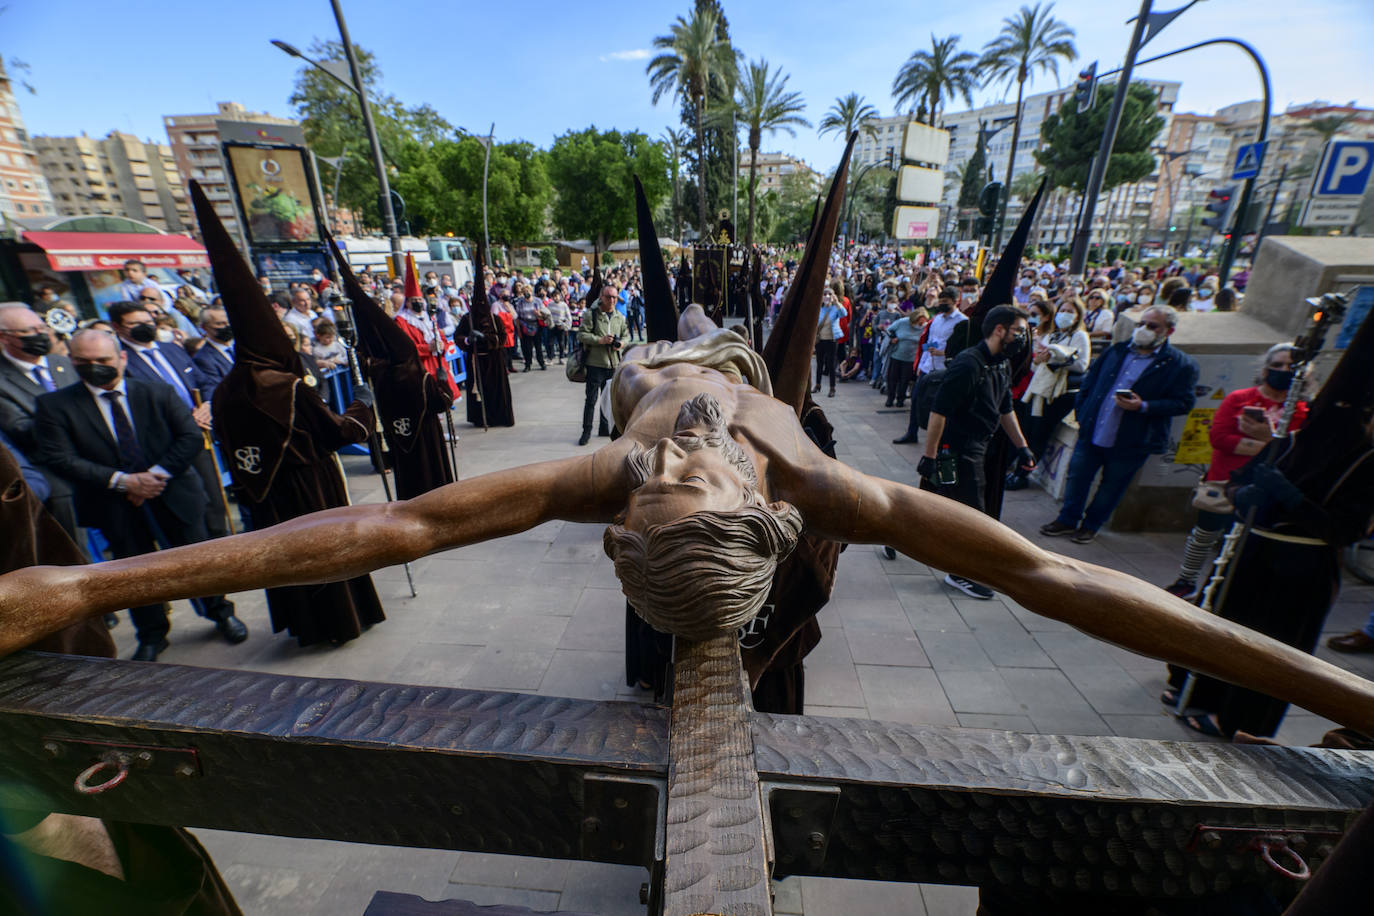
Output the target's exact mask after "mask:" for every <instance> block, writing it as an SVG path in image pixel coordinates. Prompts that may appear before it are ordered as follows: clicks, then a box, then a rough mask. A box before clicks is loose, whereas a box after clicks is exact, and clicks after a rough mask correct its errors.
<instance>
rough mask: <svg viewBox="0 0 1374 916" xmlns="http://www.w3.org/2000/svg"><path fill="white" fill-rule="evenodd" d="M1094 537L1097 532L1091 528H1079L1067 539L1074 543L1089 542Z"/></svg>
mask: <svg viewBox="0 0 1374 916" xmlns="http://www.w3.org/2000/svg"><path fill="white" fill-rule="evenodd" d="M1095 537H1097V532H1096V531H1093V530H1092V529H1091V528H1079V529H1078V530H1077V531H1075V532H1074V533H1073V537H1071V538H1069V540H1071V541H1073V542H1074V543H1075V544H1090V543H1092V540H1093V538H1095Z"/></svg>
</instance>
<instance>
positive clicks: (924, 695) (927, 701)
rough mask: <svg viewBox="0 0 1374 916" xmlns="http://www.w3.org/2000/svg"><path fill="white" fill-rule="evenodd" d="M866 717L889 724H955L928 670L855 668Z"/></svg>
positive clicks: (856, 666) (935, 680)
mask: <svg viewBox="0 0 1374 916" xmlns="http://www.w3.org/2000/svg"><path fill="white" fill-rule="evenodd" d="M854 668H855V671H856V673H857V674H858V676H859V683H860V684H862V685H863V693H864V698H865V700H866V702H865V704H864V705H865V706H867V707H868V712H869V715H871V716H872V717H873V718H875V719H881V720H884V721H888V722H910V723H913V724H918V725H957V724H959V720H958V719H957V718H956V717H955V715H954V710H953V709H951V708H950V705H949V701H948V700H947V699H946V698H945V694H944V691H943V690H942V689H941V687H940V682H939V680H938V679H936V677H935V672H934V671H931V670H930V669H929V668H890V667H884V666H881V665H855V666H854Z"/></svg>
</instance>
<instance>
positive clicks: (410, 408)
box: [366, 360, 458, 499]
mask: <svg viewBox="0 0 1374 916" xmlns="http://www.w3.org/2000/svg"><path fill="white" fill-rule="evenodd" d="M366 371H367V376H368V378H369V379H371V380H372V388H373V390H374V392H375V393H376V395H377V409H378V413H379V414H380V415H381V418H382V424H383V430H382V432H383V435H385V436H386V443H387V447H388V448H389V449H390V450H391V467H392V469H393V470H394V471H395V472H396V498H397V499H410V498H412V497H415V496H419V495H420V494H422V493H428V492H429V491H430V490H433V489H436V488H437V487H442V486H443V485H444V484H448V483H453V482H454V481H455V480H457V479H458V476H457V474H456V473H455V469H454V467H453V461H452V459H451V458H450V456H449V450H448V445H447V443H446V442H445V441H444V428H443V425H442V421H441V420H440V419H439V417H440V416H441V415H442V414H443V413H444V411H446V410H448V409H449V407H451V406H452V405H453V396H452V395H451V394H449V385H448V383H447V382H441V381H439V380H438V379H436V378H435V377H434V376H432V375H430V374H429V373H428V372H425V371H424V370H423V369H421V368H420V365H419V363H418V362H417V361H415V360H411V361H409V362H405V363H401V364H399V365H393V364H391V363H387V362H384V361H382V360H368V362H367V366H366Z"/></svg>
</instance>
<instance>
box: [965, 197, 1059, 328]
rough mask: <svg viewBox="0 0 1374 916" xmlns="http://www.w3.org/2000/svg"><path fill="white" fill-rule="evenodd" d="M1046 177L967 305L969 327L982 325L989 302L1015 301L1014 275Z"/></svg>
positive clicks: (1017, 270) (1023, 251)
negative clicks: (977, 293) (978, 293)
mask: <svg viewBox="0 0 1374 916" xmlns="http://www.w3.org/2000/svg"><path fill="white" fill-rule="evenodd" d="M1048 181H1049V179H1048V178H1042V179H1041V180H1040V187H1038V188H1036V189H1035V196H1034V197H1032V198H1031V201H1030V203H1029V204H1027V205H1026V210H1025V212H1024V213H1022V214H1021V221H1020V222H1018V223H1017V224H1016V231H1015V232H1013V233H1012V234H1011V238H1009V239H1007V247H1005V248H1003V249H1002V256H1001V257H999V258H998V259H997V266H996V267H994V268H993V269H992V276H990V277H988V282H987V283H986V284H984V286H983V295H981V296H979V297H978V301H977V302H976V303H975V304H974V306H973V308H971V309H969V313H968V318H969V323H970V326H971V327H973V328H982V326H983V316H984V315H986V314H987V313H988V310H989V309H991V308H992V307H993V306H997V305H1011V304H1012V303H1013V302H1014V301H1015V300H1014V299H1012V295H1011V294H1012V290H1014V289H1015V288H1016V275H1017V274H1018V273H1020V272H1021V256H1022V255H1023V254H1025V251H1026V243H1027V242H1028V241H1029V240H1030V231H1031V224H1032V223H1034V222H1035V214H1036V212H1037V211H1038V210H1039V209H1040V198H1041V197H1043V196H1044V194H1045V185H1046V183H1047V182H1048Z"/></svg>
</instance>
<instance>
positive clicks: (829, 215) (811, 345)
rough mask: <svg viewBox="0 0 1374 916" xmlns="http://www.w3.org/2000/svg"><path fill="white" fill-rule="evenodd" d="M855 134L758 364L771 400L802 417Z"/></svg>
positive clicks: (845, 150) (817, 218) (816, 221)
mask: <svg viewBox="0 0 1374 916" xmlns="http://www.w3.org/2000/svg"><path fill="white" fill-rule="evenodd" d="M858 137H859V134H858V132H857V131H856V132H854V133H852V134H850V135H849V142H848V143H847V144H845V148H844V155H843V156H842V157H841V158H840V167H839V168H838V169H836V170H835V177H834V179H833V180H832V181H831V183H830V192H829V193H828V194H827V195H826V198H825V206H824V207H822V208H821V210H820V211H819V212H818V214H817V217H816V220H815V228H814V229H813V230H812V232H811V237H810V238H809V239H807V242H806V252H805V253H804V254H803V255H802V259H801V263H800V264H799V265H798V266H797V275H796V278H795V279H794V280H793V282H792V285H791V287H790V288H788V290H787V296H786V298H784V299H783V302H782V306H781V307H780V308H779V309H778V316H777V320H776V321H775V322H774V324H773V331H772V333H771V334H770V335H769V336H768V344H767V346H765V347H764V348H763V360H764V362H765V363H766V364H767V365H768V373H769V375H770V376H772V378H773V396H774V397H776V398H778V399H779V400H782V401H786V402H787V403H788V404H789V405H791V406H792V407H793V408H794V409H795V410H796V411H797V414H798V416H800V415H801V410H802V404H803V403H804V401H805V399H806V393H807V385H808V382H809V381H810V377H811V376H810V371H811V353H812V351H813V350H814V349H815V348H816V324H817V322H819V320H820V314H821V293H822V292H823V291H824V290H825V277H826V273H827V271H828V269H829V267H830V249H831V246H832V245H833V244H834V242H835V230H836V228H837V227H838V226H839V222H840V205H841V203H842V202H843V200H844V188H845V182H846V181H847V180H848V176H849V157H850V154H852V153H853V152H854V141H855V140H857V139H858Z"/></svg>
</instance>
